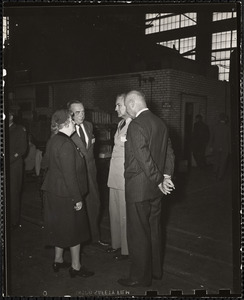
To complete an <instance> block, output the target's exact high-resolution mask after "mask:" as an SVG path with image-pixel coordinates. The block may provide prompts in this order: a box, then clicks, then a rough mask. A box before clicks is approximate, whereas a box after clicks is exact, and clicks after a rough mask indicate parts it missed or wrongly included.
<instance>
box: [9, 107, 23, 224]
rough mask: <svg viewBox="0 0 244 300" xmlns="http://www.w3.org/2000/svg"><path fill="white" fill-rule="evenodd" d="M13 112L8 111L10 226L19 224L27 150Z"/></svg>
mask: <svg viewBox="0 0 244 300" xmlns="http://www.w3.org/2000/svg"><path fill="white" fill-rule="evenodd" d="M13 119H14V113H13V112H12V111H10V112H9V160H10V222H11V228H12V229H17V228H19V227H21V225H20V206H21V205H20V204H21V188H22V181H23V155H24V154H25V153H26V150H27V137H26V129H25V128H24V127H23V126H21V125H17V124H15V123H14V120H13Z"/></svg>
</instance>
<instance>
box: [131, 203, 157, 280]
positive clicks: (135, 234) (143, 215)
mask: <svg viewBox="0 0 244 300" xmlns="http://www.w3.org/2000/svg"><path fill="white" fill-rule="evenodd" d="M161 201H162V199H161V198H156V199H153V200H149V201H143V202H137V203H128V202H127V203H126V212H127V238H128V248H129V254H130V259H131V268H130V278H131V279H132V280H137V281H139V282H140V283H142V284H150V283H151V281H152V276H154V277H161V276H162V230H161Z"/></svg>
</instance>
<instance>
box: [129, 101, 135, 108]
mask: <svg viewBox="0 0 244 300" xmlns="http://www.w3.org/2000/svg"><path fill="white" fill-rule="evenodd" d="M130 105H131V108H134V107H135V100H134V99H131V100H130Z"/></svg>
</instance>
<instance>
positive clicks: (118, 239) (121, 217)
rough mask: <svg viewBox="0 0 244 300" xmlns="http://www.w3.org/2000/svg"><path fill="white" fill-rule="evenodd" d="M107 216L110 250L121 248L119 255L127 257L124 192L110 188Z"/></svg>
mask: <svg viewBox="0 0 244 300" xmlns="http://www.w3.org/2000/svg"><path fill="white" fill-rule="evenodd" d="M109 216H110V230H111V242H112V243H111V244H112V248H114V249H118V248H121V254H122V255H128V245H127V236H126V204H125V191H124V190H118V189H113V188H110V190H109Z"/></svg>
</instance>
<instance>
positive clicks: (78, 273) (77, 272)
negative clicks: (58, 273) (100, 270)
mask: <svg viewBox="0 0 244 300" xmlns="http://www.w3.org/2000/svg"><path fill="white" fill-rule="evenodd" d="M69 274H70V277H71V278H74V277H75V276H79V277H90V276H93V275H94V272H92V271H89V270H87V269H86V268H85V267H84V266H81V267H80V270H75V269H73V268H72V267H71V268H70V269H69Z"/></svg>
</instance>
